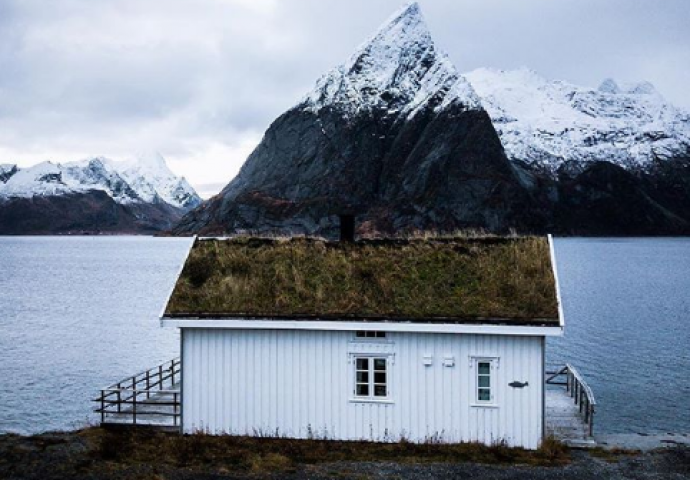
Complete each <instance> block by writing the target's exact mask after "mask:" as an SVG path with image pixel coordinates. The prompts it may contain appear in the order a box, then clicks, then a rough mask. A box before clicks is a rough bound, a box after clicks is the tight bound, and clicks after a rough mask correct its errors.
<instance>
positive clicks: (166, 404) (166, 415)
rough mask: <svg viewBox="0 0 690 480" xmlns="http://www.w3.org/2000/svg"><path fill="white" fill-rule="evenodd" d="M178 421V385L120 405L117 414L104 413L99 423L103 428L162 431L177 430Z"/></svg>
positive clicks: (178, 426)
mask: <svg viewBox="0 0 690 480" xmlns="http://www.w3.org/2000/svg"><path fill="white" fill-rule="evenodd" d="M179 419H180V385H179V384H175V385H172V386H171V387H169V388H168V389H167V390H162V391H155V390H154V391H152V392H151V393H150V396H149V398H144V399H140V400H137V403H136V412H135V405H134V403H133V402H127V403H124V402H123V404H122V406H121V407H120V411H119V412H106V413H105V415H104V416H103V419H102V421H101V425H104V426H119V425H130V426H131V425H138V426H145V427H156V428H160V429H164V430H178V429H179V428H180V425H179Z"/></svg>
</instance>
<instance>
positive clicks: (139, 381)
mask: <svg viewBox="0 0 690 480" xmlns="http://www.w3.org/2000/svg"><path fill="white" fill-rule="evenodd" d="M181 367H182V366H181V364H180V360H179V359H178V358H176V359H173V360H171V361H170V362H166V363H164V364H162V365H159V366H158V367H155V368H152V369H150V370H147V371H145V372H142V373H139V374H137V375H134V376H132V377H129V378H126V379H124V380H122V381H120V382H118V383H116V384H114V385H111V386H109V387H106V388H104V389H102V390H101V395H100V396H99V397H98V398H96V399H95V400H94V402H97V403H98V404H99V406H98V408H96V410H95V411H96V413H99V414H100V415H101V425H103V426H107V427H109V426H125V425H130V426H146V427H156V428H161V429H173V430H179V425H180V418H181V416H182V412H181V398H180V384H179V381H180V378H181V377H182V375H181Z"/></svg>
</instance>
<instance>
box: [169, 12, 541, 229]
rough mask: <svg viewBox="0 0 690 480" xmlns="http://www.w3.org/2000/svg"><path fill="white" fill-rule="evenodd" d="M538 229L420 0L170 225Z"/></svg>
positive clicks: (528, 199) (531, 205) (534, 211)
mask: <svg viewBox="0 0 690 480" xmlns="http://www.w3.org/2000/svg"><path fill="white" fill-rule="evenodd" d="M341 213H354V214H356V215H357V218H358V224H359V227H358V228H359V231H360V233H393V232H400V231H409V230H429V229H433V230H456V229H460V228H469V227H480V226H481V227H486V228H488V229H491V230H495V231H508V229H509V228H512V227H518V228H522V229H530V228H537V227H538V226H539V225H541V224H542V223H543V222H544V219H543V218H541V217H540V212H539V205H538V204H536V203H535V201H534V199H533V198H532V196H531V195H530V193H529V192H528V191H527V190H526V189H525V188H524V187H523V186H522V184H521V183H520V179H519V177H518V175H517V174H516V172H515V170H514V168H513V167H512V165H511V163H510V161H509V160H508V159H507V157H506V156H505V154H504V152H503V148H502V146H501V143H500V140H499V138H498V135H497V134H496V131H495V130H494V127H493V125H492V123H491V119H490V118H489V115H488V114H487V112H486V111H485V110H484V109H483V108H482V106H481V103H480V100H479V98H478V97H477V95H476V94H475V93H474V91H473V89H472V87H471V86H470V85H469V83H468V82H467V81H466V80H465V78H463V77H462V76H461V75H459V74H458V72H457V70H456V69H455V67H454V66H453V65H452V64H451V62H450V61H449V60H448V58H447V57H446V55H445V54H443V53H442V52H440V51H439V50H438V49H437V48H436V46H435V45H434V42H433V40H432V38H431V35H430V33H429V30H428V29H427V27H426V25H425V23H424V20H423V18H422V14H421V12H420V10H419V6H418V5H417V4H411V5H408V6H406V7H405V8H404V9H402V10H401V11H399V12H397V13H396V14H395V15H394V16H393V17H392V18H391V19H390V20H389V21H388V22H386V23H385V24H384V26H383V27H382V28H381V29H380V30H379V31H378V32H377V33H376V34H375V35H374V36H373V37H372V38H371V39H370V40H369V41H367V42H365V43H364V44H363V45H362V46H361V47H360V48H359V49H358V50H357V51H356V52H355V53H354V55H353V56H352V57H351V58H350V59H349V60H348V61H347V62H346V63H345V64H343V65H341V66H339V67H337V68H335V69H333V70H332V71H330V72H329V73H327V74H326V75H325V76H324V77H322V78H321V79H320V80H319V81H318V82H317V84H316V87H315V88H314V90H313V91H311V92H310V93H308V94H307V95H306V96H305V97H304V99H303V100H302V101H301V102H300V103H299V104H298V105H297V106H295V107H294V108H292V109H291V110H289V111H288V112H286V113H285V114H283V115H282V116H281V117H280V118H278V119H277V120H276V121H275V122H274V123H273V124H272V125H271V126H270V128H269V129H268V131H267V132H266V134H265V136H264V138H263V140H262V142H261V143H260V145H259V146H258V147H257V149H256V150H255V151H254V152H253V153H252V154H251V155H250V157H249V159H248V160H247V162H246V163H245V165H244V166H243V168H242V169H241V171H240V173H239V175H238V176H237V177H236V178H235V179H234V180H233V181H232V182H231V183H230V184H229V185H228V186H227V187H226V188H225V189H224V190H223V191H222V192H221V193H220V194H219V195H217V196H216V197H214V198H213V199H211V200H210V201H208V202H206V203H204V204H203V205H202V206H201V207H200V208H198V209H196V210H194V211H192V212H191V213H189V214H188V215H186V216H185V217H184V218H183V219H182V221H181V222H180V223H179V224H178V226H177V227H175V229H174V232H175V233H178V234H185V233H191V232H200V233H202V234H220V233H230V232H242V231H251V232H259V233H268V232H283V233H285V232H287V233H306V234H323V235H332V234H334V232H335V229H336V228H337V215H338V214H341Z"/></svg>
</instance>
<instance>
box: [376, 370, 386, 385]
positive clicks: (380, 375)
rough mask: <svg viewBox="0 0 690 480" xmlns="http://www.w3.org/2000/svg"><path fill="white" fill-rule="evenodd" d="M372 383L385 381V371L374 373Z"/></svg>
mask: <svg viewBox="0 0 690 480" xmlns="http://www.w3.org/2000/svg"><path fill="white" fill-rule="evenodd" d="M374 383H386V372H376V373H374Z"/></svg>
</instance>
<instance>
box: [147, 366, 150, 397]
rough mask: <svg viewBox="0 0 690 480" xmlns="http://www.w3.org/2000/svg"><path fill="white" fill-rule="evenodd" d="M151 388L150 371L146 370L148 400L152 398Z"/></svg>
mask: <svg viewBox="0 0 690 480" xmlns="http://www.w3.org/2000/svg"><path fill="white" fill-rule="evenodd" d="M150 388H151V376H150V370H146V399H147V400H148V399H149V398H151V394H150V393H149V389H150Z"/></svg>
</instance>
